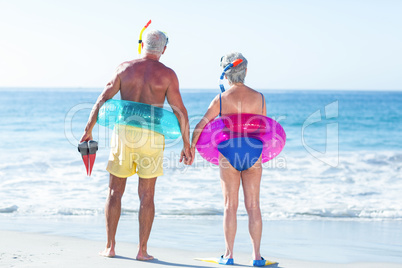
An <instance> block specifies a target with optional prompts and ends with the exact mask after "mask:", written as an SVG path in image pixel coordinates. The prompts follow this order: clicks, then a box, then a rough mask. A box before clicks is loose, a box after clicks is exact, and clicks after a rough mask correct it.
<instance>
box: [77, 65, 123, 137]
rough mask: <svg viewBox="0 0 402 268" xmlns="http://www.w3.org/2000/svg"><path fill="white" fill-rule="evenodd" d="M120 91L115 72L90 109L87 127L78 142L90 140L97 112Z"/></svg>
mask: <svg viewBox="0 0 402 268" xmlns="http://www.w3.org/2000/svg"><path fill="white" fill-rule="evenodd" d="M119 90H120V77H119V75H118V73H117V72H116V74H115V76H114V77H113V79H112V80H111V81H110V82H109V83H107V85H106V87H105V89H104V90H103V92H102V93H101V94H100V95H99V97H98V99H97V101H96V103H95V105H94V106H93V108H92V111H91V114H90V115H89V119H88V122H87V125H86V127H85V130H84V134H83V135H82V137H81V140H80V142H83V141H89V140H92V129H93V128H94V126H95V124H96V120H97V118H98V112H99V109H100V107H102V105H103V104H104V103H105V102H106V101H107V100H109V99H111V98H113V96H114V95H116V93H117V92H119Z"/></svg>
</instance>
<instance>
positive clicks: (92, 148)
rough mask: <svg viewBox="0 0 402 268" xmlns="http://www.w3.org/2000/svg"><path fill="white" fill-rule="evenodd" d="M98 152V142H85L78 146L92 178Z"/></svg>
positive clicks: (88, 173)
mask: <svg viewBox="0 0 402 268" xmlns="http://www.w3.org/2000/svg"><path fill="white" fill-rule="evenodd" d="M97 150H98V143H97V142H96V141H84V142H81V143H80V144H78V152H80V153H81V156H82V160H83V161H84V165H85V168H86V170H87V175H88V176H91V173H92V168H93V167H94V163H95V158H96V151H97Z"/></svg>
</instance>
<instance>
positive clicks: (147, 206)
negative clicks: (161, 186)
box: [137, 178, 156, 261]
mask: <svg viewBox="0 0 402 268" xmlns="http://www.w3.org/2000/svg"><path fill="white" fill-rule="evenodd" d="M155 184H156V178H150V179H144V178H139V181H138V197H139V199H140V211H139V213H138V221H139V225H140V228H139V233H140V242H139V245H138V254H137V260H141V261H148V260H152V259H153V258H154V257H153V256H151V255H148V252H147V243H148V239H149V235H150V233H151V228H152V223H153V222H154V216H155V204H154V195H155Z"/></svg>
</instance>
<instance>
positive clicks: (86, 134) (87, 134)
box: [80, 132, 92, 142]
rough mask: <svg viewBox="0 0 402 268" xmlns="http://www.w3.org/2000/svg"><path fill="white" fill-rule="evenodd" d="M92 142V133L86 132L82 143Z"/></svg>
mask: <svg viewBox="0 0 402 268" xmlns="http://www.w3.org/2000/svg"><path fill="white" fill-rule="evenodd" d="M90 140H92V132H84V134H83V135H82V137H81V140H80V142H83V141H90Z"/></svg>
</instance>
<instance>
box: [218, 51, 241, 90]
mask: <svg viewBox="0 0 402 268" xmlns="http://www.w3.org/2000/svg"><path fill="white" fill-rule="evenodd" d="M222 58H223V57H222ZM221 60H222V59H221ZM242 62H243V60H242V59H237V60H234V61H233V62H232V63H229V64H228V65H227V66H226V67H225V68H224V69H223V72H222V74H221V77H220V83H219V87H220V88H221V91H222V93H223V92H225V87H224V86H223V78H224V77H225V73H226V72H227V70H229V69H230V68H232V67H236V66H237V65H239V64H240V63H242Z"/></svg>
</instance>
